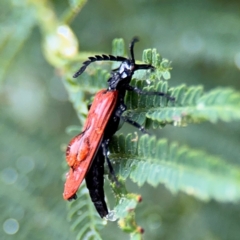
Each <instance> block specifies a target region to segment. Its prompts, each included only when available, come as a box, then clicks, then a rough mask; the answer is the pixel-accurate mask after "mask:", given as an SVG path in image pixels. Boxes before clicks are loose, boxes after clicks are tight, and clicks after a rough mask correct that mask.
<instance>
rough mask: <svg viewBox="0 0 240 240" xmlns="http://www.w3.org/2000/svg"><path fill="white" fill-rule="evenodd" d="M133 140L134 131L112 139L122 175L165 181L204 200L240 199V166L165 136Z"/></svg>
mask: <svg viewBox="0 0 240 240" xmlns="http://www.w3.org/2000/svg"><path fill="white" fill-rule="evenodd" d="M133 139H134V136H133V135H131V134H129V135H128V136H127V137H126V138H125V137H124V136H123V135H120V136H118V137H114V140H113V141H112V142H111V149H110V152H111V155H110V158H111V159H112V161H115V162H116V163H117V169H118V174H119V175H120V176H121V177H122V178H124V179H126V178H127V177H130V178H131V179H132V180H133V181H134V182H136V183H138V185H140V186H142V185H143V184H144V183H145V182H147V183H149V184H151V185H152V186H157V185H158V184H160V183H162V184H165V185H166V187H167V188H169V189H170V190H171V191H172V192H174V193H176V192H178V191H184V192H185V193H187V194H189V195H193V196H195V197H197V198H199V199H201V200H209V199H215V200H218V201H221V202H237V201H239V199H240V168H239V167H237V166H234V165H231V164H228V162H227V160H224V159H220V158H217V157H215V156H211V155H209V154H207V153H205V152H203V151H199V150H195V149H191V148H189V147H186V146H179V145H178V144H177V143H170V144H169V143H167V140H165V139H161V140H156V138H155V137H150V136H148V135H144V136H142V137H141V138H140V139H139V141H138V142H136V141H133Z"/></svg>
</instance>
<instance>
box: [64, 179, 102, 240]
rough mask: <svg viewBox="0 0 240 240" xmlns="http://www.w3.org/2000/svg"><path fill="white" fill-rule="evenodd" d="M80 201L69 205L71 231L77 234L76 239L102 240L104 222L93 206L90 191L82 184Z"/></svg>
mask: <svg viewBox="0 0 240 240" xmlns="http://www.w3.org/2000/svg"><path fill="white" fill-rule="evenodd" d="M78 195H79V198H78V201H71V202H70V203H69V204H68V220H69V221H70V222H71V230H72V231H74V232H76V239H78V240H81V239H96V240H97V239H98V240H100V239H102V238H101V236H100V235H99V230H101V229H102V228H103V224H104V220H102V219H101V218H99V216H98V214H97V212H96V209H95V207H94V206H93V204H92V202H91V199H90V196H89V193H88V189H87V187H86V185H85V184H82V185H81V187H80V189H79V191H78Z"/></svg>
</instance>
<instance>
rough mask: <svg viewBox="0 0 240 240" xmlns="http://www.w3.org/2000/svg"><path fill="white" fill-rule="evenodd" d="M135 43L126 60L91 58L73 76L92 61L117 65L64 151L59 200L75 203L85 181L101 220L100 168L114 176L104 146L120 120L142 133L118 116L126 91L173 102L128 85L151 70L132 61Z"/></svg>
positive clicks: (103, 205) (103, 210)
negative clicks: (135, 76) (141, 72)
mask: <svg viewBox="0 0 240 240" xmlns="http://www.w3.org/2000/svg"><path fill="white" fill-rule="evenodd" d="M137 41H139V40H138V38H136V37H135V38H133V40H132V41H131V43H130V45H129V50H130V58H125V57H122V56H113V55H104V54H103V55H95V56H93V57H89V58H88V60H87V61H85V62H83V65H82V67H81V68H80V69H79V70H78V71H77V72H76V73H75V74H74V75H73V77H74V78H76V77H78V76H80V75H81V74H82V73H83V72H84V71H85V69H86V68H87V67H88V65H89V64H91V63H93V62H96V61H117V62H121V63H120V66H119V67H118V68H117V69H114V70H112V72H111V76H110V78H109V79H108V81H107V82H108V88H107V89H103V90H100V91H99V92H97V93H96V95H95V97H94V100H93V103H92V105H91V107H90V110H89V113H88V116H87V120H86V123H85V125H84V127H83V131H82V132H81V133H80V134H79V135H77V136H76V137H74V138H73V139H72V140H71V141H70V143H69V145H68V147H67V150H66V160H67V163H68V165H69V166H70V171H69V173H68V174H67V177H66V182H65V185H64V193H63V198H64V199H65V200H71V199H76V197H77V195H76V192H77V190H78V188H79V186H80V185H81V183H82V181H83V179H84V178H85V180H86V184H87V187H88V189H89V193H90V197H91V199H92V201H93V203H94V205H95V208H96V210H97V211H98V213H99V215H100V216H101V217H106V216H107V215H108V209H107V205H106V202H105V200H104V190H103V173H104V172H103V169H104V168H103V166H104V160H105V159H106V162H107V164H108V167H109V170H110V173H111V174H112V176H113V177H114V179H115V181H116V182H117V179H116V177H115V173H114V170H113V167H112V165H111V162H110V159H109V157H108V145H109V142H110V140H111V138H112V136H113V135H114V134H115V132H116V131H117V130H118V127H119V123H120V120H122V121H123V122H127V123H129V124H131V125H133V126H134V127H137V128H138V129H139V130H140V131H141V132H143V133H146V130H145V129H144V127H143V126H141V125H140V124H139V123H137V122H135V121H133V120H132V119H130V118H129V117H126V116H123V115H122V114H123V113H124V112H125V111H126V109H127V107H126V105H125V103H124V97H125V94H126V91H134V92H136V93H138V94H144V95H158V96H165V97H167V98H168V99H169V100H171V101H174V98H173V97H170V96H169V95H167V94H165V93H163V92H155V91H153V92H147V91H143V90H141V89H139V88H137V87H133V86H131V85H130V82H131V79H132V76H133V74H134V72H135V71H137V70H142V69H143V70H154V67H153V66H152V65H150V64H136V63H135V58H134V44H135V43H136V42H137Z"/></svg>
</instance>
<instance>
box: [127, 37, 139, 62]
mask: <svg viewBox="0 0 240 240" xmlns="http://www.w3.org/2000/svg"><path fill="white" fill-rule="evenodd" d="M138 41H139V38H138V37H134V38H133V40H132V41H131V43H130V44H129V49H130V56H131V60H132V62H133V63H135V58H134V51H133V48H134V44H135V43H136V42H138Z"/></svg>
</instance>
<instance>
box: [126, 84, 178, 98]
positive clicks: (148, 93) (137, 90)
mask: <svg viewBox="0 0 240 240" xmlns="http://www.w3.org/2000/svg"><path fill="white" fill-rule="evenodd" d="M127 89H128V90H129V91H133V92H136V93H138V94H142V95H156V96H162V97H166V98H167V99H169V100H170V101H175V98H174V97H171V96H169V95H168V94H166V93H164V92H156V91H154V92H147V91H143V90H142V89H139V88H137V87H132V86H130V85H129V86H128V87H127Z"/></svg>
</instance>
